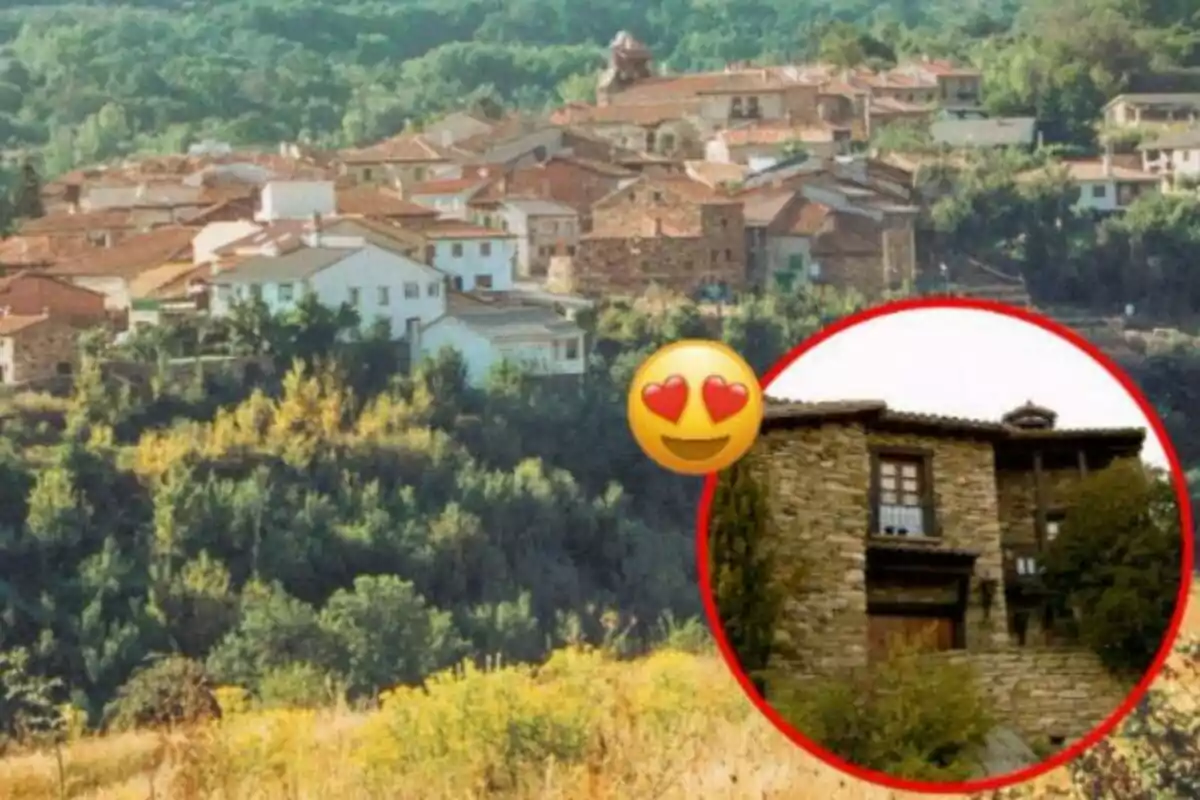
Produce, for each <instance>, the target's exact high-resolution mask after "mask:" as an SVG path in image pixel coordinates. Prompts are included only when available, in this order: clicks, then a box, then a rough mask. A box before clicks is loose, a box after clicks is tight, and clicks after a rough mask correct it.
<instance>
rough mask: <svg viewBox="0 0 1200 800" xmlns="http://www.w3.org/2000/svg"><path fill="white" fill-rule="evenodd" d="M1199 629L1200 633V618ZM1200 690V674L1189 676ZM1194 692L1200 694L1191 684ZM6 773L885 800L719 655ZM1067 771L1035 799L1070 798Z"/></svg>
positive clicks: (91, 787) (102, 799) (6, 776)
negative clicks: (816, 752)
mask: <svg viewBox="0 0 1200 800" xmlns="http://www.w3.org/2000/svg"><path fill="white" fill-rule="evenodd" d="M1188 611H1189V614H1188V620H1187V623H1186V625H1185V630H1186V631H1188V633H1189V636H1190V637H1195V636H1196V635H1198V634H1200V609H1198V608H1197V604H1196V603H1191V604H1190V605H1189V609H1188ZM1182 680H1186V681H1187V682H1188V683H1192V678H1191V677H1185V678H1183V679H1182ZM1188 688H1196V687H1190V686H1189V687H1188ZM63 767H64V773H65V785H64V784H63V783H62V782H60V780H59V767H58V762H57V760H56V758H55V756H54V754H34V755H25V756H20V757H16V758H12V759H9V760H7V761H2V762H0V800H35V798H36V799H37V800H41V799H42V798H73V799H74V798H79V799H82V798H87V799H88V800H151V798H153V799H154V800H159V799H160V798H170V800H175V799H176V798H178V800H198V799H199V798H214V799H219V800H317V799H318V798H321V799H324V798H335V797H336V798H345V799H346V800H359V799H360V798H361V800H367V798H372V799H374V798H381V797H386V798H389V800H408V798H414V799H415V798H421V800H437V799H440V798H445V799H446V800H449V798H473V797H483V796H489V797H504V798H513V799H514V800H515V799H516V798H544V800H582V799H583V798H588V799H589V800H608V799H609V798H612V799H613V800H616V799H617V798H662V799H663V800H673V799H676V798H677V799H678V800H684V798H697V797H703V798H729V799H730V800H733V798H748V799H749V798H753V799H754V800H773V799H774V798H780V799H782V798H789V800H791V799H792V798H800V799H801V800H803V799H804V798H814V800H849V799H850V798H853V799H854V800H859V799H860V798H861V799H862V800H884V798H889V799H890V798H896V799H897V800H898V799H899V798H915V797H920V796H921V795H910V794H906V793H899V792H893V791H891V790H888V789H884V788H881V787H877V786H873V785H869V784H864V783H861V782H858V781H856V780H854V779H851V778H847V777H844V776H842V775H841V774H840V773H838V772H836V771H835V770H832V769H830V768H828V767H826V766H824V764H822V763H821V762H819V761H818V760H816V759H814V758H813V757H812V756H809V755H808V754H806V753H804V752H803V751H801V750H799V749H798V748H796V747H795V746H793V745H792V744H791V743H790V742H789V741H788V740H786V739H785V738H784V737H783V736H782V735H780V734H779V733H778V732H776V731H775V730H774V729H773V728H772V727H771V726H770V724H769V723H767V722H766V721H765V720H762V719H760V718H759V717H758V716H757V714H756V713H755V712H754V711H753V709H752V708H751V706H750V704H749V703H748V701H746V700H745V698H744V697H743V696H742V693H741V691H740V690H739V689H738V687H737V686H736V684H735V683H734V682H733V680H732V678H730V677H729V675H728V673H727V672H726V670H725V668H724V666H723V665H722V664H721V663H720V662H719V660H717V659H716V658H715V657H697V656H690V655H686V654H682V653H676V652H665V653H660V654H658V655H655V656H653V657H650V658H647V659H644V660H642V661H639V662H636V663H633V664H619V663H614V662H611V661H608V660H606V659H604V658H602V657H601V656H599V655H598V654H594V653H584V652H563V653H559V654H558V655H557V656H556V657H555V658H554V660H552V661H551V662H550V663H549V664H548V665H546V667H545V668H543V669H542V670H540V671H538V672H536V673H535V672H533V671H531V670H527V669H521V668H506V669H503V670H499V671H492V672H487V673H481V672H477V671H474V670H468V671H466V672H465V673H463V672H460V673H457V674H450V675H444V676H441V677H440V678H439V679H437V680H436V681H434V682H433V685H432V686H431V687H430V691H429V692H428V693H420V692H415V691H411V690H401V691H398V692H395V693H392V694H390V695H388V696H386V697H385V698H384V701H383V703H382V705H381V708H380V709H379V710H377V711H372V712H367V713H355V712H351V711H347V710H328V711H322V712H303V711H281V712H280V711H276V712H238V713H232V714H229V715H227V716H226V719H225V720H224V721H223V722H221V723H220V724H218V725H214V726H210V727H206V728H200V729H196V730H192V731H189V732H186V733H178V734H175V735H172V736H165V735H156V734H151V733H132V734H125V735H121V736H114V737H106V738H97V739H85V740H83V741H79V742H76V743H74V744H72V745H70V746H68V747H67V748H65V750H64V751H63ZM1067 784H1068V780H1067V777H1066V775H1065V772H1064V771H1062V770H1060V771H1058V772H1057V773H1054V774H1051V775H1049V776H1047V777H1046V778H1044V779H1043V780H1041V781H1038V782H1037V784H1036V785H1035V786H1030V787H1029V790H1030V793H1029V796H1030V797H1045V796H1048V795H1051V794H1053V795H1054V796H1059V797H1063V796H1068V795H1064V794H1059V793H1057V792H1053V791H1052V789H1051V787H1056V788H1058V787H1063V788H1065V787H1066V785H1067Z"/></svg>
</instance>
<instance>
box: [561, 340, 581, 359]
mask: <svg viewBox="0 0 1200 800" xmlns="http://www.w3.org/2000/svg"><path fill="white" fill-rule="evenodd" d="M562 344H563V359H564V360H566V361H574V360H575V359H577V358H579V340H578V339H564V340H563V343H562Z"/></svg>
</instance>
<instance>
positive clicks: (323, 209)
mask: <svg viewBox="0 0 1200 800" xmlns="http://www.w3.org/2000/svg"><path fill="white" fill-rule="evenodd" d="M313 214H319V215H321V216H323V217H332V216H334V215H335V214H337V189H336V187H335V185H334V182H333V181H267V183H265V184H264V185H263V187H262V195H261V200H260V206H259V211H258V213H257V214H256V215H255V218H256V219H258V220H259V221H260V222H274V221H276V220H283V219H309V218H310V217H312V215H313Z"/></svg>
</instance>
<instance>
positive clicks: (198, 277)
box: [145, 264, 212, 300]
mask: <svg viewBox="0 0 1200 800" xmlns="http://www.w3.org/2000/svg"><path fill="white" fill-rule="evenodd" d="M210 278H212V267H211V265H209V264H200V265H198V266H194V267H192V268H191V269H189V270H187V271H184V272H180V273H178V274H177V275H175V277H173V278H172V279H171V280H169V281H167V282H166V283H164V284H162V285H160V286H158V287H157V288H154V289H152V290H150V291H149V292H147V293H146V295H145V296H146V298H148V299H151V300H178V299H182V298H184V297H186V296H187V294H188V290H189V289H190V288H191V286H192V285H193V284H194V283H197V282H202V283H207V282H208V281H209V279H210Z"/></svg>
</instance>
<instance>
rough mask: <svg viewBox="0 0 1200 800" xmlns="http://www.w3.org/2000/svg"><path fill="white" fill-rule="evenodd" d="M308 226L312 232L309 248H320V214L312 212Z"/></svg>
mask: <svg viewBox="0 0 1200 800" xmlns="http://www.w3.org/2000/svg"><path fill="white" fill-rule="evenodd" d="M308 226H309V228H310V229H311V230H312V235H311V236H310V238H309V244H310V246H311V247H320V246H321V214H320V212H318V211H314V212H313V213H312V220H311V221H310V222H309V224H308Z"/></svg>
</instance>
